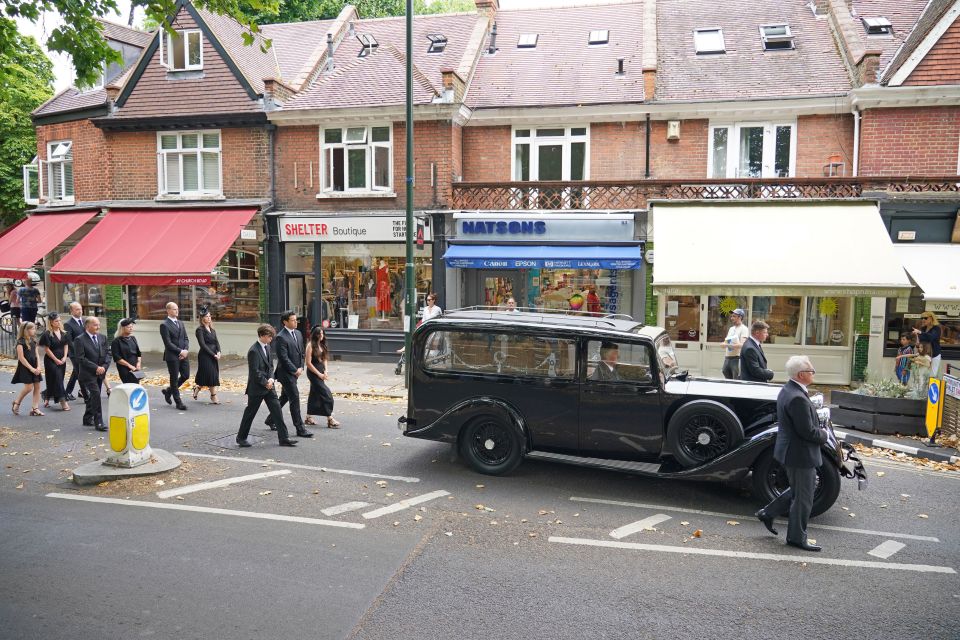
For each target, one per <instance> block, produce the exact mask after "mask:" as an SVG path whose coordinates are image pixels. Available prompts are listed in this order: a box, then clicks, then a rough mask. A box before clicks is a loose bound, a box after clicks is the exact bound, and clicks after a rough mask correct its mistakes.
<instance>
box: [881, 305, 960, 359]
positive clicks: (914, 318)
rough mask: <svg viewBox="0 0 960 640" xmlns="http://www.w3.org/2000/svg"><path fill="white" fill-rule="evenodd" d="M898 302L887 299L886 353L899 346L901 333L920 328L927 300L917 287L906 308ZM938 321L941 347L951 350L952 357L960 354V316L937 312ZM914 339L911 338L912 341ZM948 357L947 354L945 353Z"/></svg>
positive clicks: (888, 353) (908, 332)
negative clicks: (921, 316) (921, 315)
mask: <svg viewBox="0 0 960 640" xmlns="http://www.w3.org/2000/svg"><path fill="white" fill-rule="evenodd" d="M897 307H898V304H897V300H896V298H888V299H887V322H886V328H887V331H886V335H885V340H884V344H883V348H884V350H885V351H886V353H885V354H884V355H888V356H889V355H893V353H895V352H896V350H897V349H898V348H899V346H900V345H899V343H898V341H899V338H900V334H901V333H907V334H910V333H911V332H912V330H913V328H914V327H916V328H917V329H920V328H921V327H920V314H921V313H923V312H924V311H925V310H926V301H925V300H924V299H923V297H922V294H921V293H920V290H919V289H915V290H914V293H913V295H911V296H910V299H909V300H907V303H906V308H904V305H903V303H902V302H901V303H900V305H899V307H900V310H899V311H898V310H897ZM935 315H936V317H937V321H938V322H939V323H940V348H941V349H944V350H947V351H951V352H952V353H951V354H950V355H949V358H950V359H954V358H956V357H957V355H955V354H960V317H957V316H949V315H947V314H946V313H939V312H937V313H935ZM913 342H914V340H913V339H912V338H911V343H913ZM944 356H945V357H947V354H944Z"/></svg>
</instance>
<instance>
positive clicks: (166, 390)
mask: <svg viewBox="0 0 960 640" xmlns="http://www.w3.org/2000/svg"><path fill="white" fill-rule="evenodd" d="M160 393H162V394H163V399H164V400H166V401H167V404H173V398H171V397H170V387H164V388H163V389H161V390H160Z"/></svg>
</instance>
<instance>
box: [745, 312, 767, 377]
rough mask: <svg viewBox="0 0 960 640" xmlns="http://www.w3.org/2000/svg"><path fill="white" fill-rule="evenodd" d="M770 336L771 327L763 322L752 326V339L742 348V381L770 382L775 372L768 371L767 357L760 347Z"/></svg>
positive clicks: (756, 322) (759, 321) (757, 321)
mask: <svg viewBox="0 0 960 640" xmlns="http://www.w3.org/2000/svg"><path fill="white" fill-rule="evenodd" d="M768 335H770V325H768V324H767V323H766V322H764V321H763V320H754V321H753V324H752V325H750V337H749V338H747V341H746V342H744V343H743V346H742V347H741V348H740V379H741V380H749V381H751V382H770V381H771V380H773V371H771V370H770V369H767V356H766V355H764V353H763V347H761V346H760V345H761V344H762V343H763V341H764V340H766V339H767V336H768Z"/></svg>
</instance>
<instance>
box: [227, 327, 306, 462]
mask: <svg viewBox="0 0 960 640" xmlns="http://www.w3.org/2000/svg"><path fill="white" fill-rule="evenodd" d="M276 333H277V332H276V330H275V329H274V328H273V327H272V326H270V325H269V324H262V325H260V327H259V328H257V341H256V342H254V343H253V346H252V347H250V349H249V351H247V390H246V394H247V408H246V409H244V410H243V418H241V420H240V430H239V431H238V432H237V445H239V446H240V447H250V446H253V445H252V444H251V443H250V441H249V440H247V436H248V435H249V434H250V425H252V424H253V419H254V418H256V417H257V411H259V410H260V404H261V403H262V402H266V403H267V409H269V410H270V417H271V418H273V422H274V424H275V425H276V427H277V436H278V437H279V438H280V446H281V447H295V446H297V441H296V440H291V439H290V438H288V437H287V425H286V424H284V422H283V413H282V412H281V411H280V402H279V401H278V400H277V393H276V391H274V390H273V383H274V380H273V377H272V374H271V372H272V371H273V362H272V358H271V357H270V343H271V342H273V337H274V336H275V335H276Z"/></svg>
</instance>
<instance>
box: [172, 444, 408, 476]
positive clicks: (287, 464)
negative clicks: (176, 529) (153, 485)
mask: <svg viewBox="0 0 960 640" xmlns="http://www.w3.org/2000/svg"><path fill="white" fill-rule="evenodd" d="M174 455H178V456H189V457H192V458H211V459H213V460H232V461H234V462H252V463H255V464H272V465H276V466H278V467H290V468H291V469H307V470H308V471H324V472H326V473H339V474H341V475H346V476H362V477H364V478H376V479H378V480H396V481H397V482H420V478H411V477H408V476H385V475H382V474H379V473H367V472H366V471H351V470H349V469H331V468H330V467H313V466H310V465H308V464H294V463H292V462H277V461H276V460H257V459H255V458H237V457H234V456H215V455H212V454H209V453H191V452H189V451H177V452H176V453H175V454H174Z"/></svg>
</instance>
